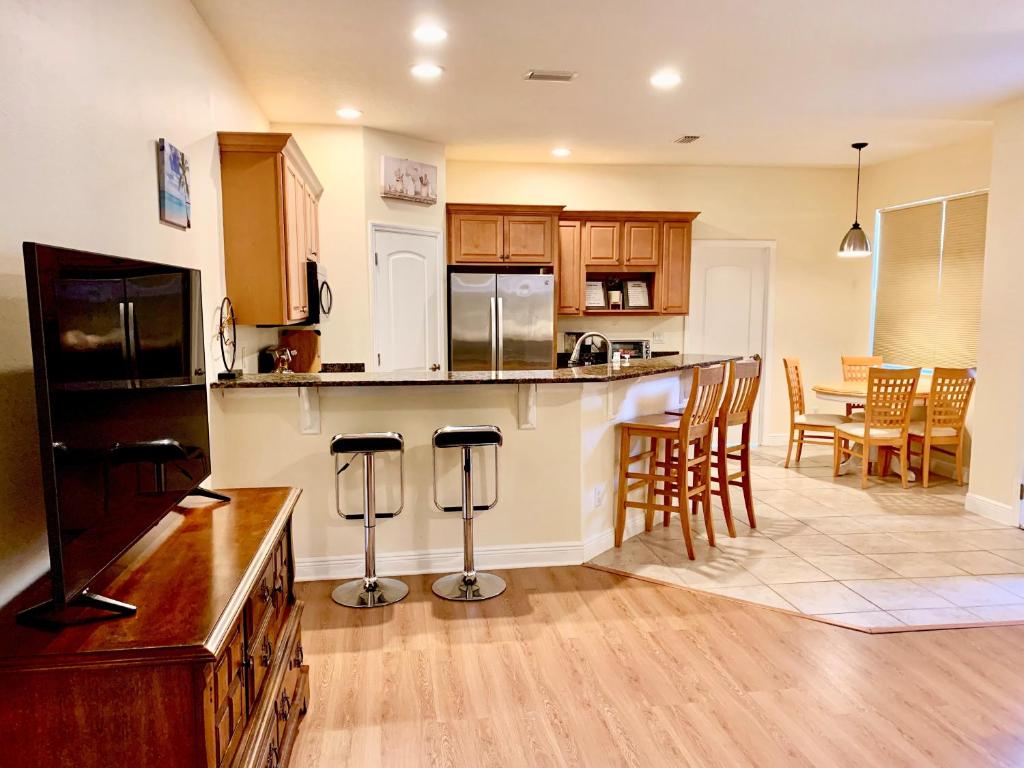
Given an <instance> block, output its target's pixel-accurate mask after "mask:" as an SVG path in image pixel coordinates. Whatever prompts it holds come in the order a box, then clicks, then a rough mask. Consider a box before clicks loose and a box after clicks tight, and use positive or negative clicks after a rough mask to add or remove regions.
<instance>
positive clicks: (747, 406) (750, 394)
mask: <svg viewBox="0 0 1024 768" xmlns="http://www.w3.org/2000/svg"><path fill="white" fill-rule="evenodd" d="M727 380H728V384H727V385H726V387H725V396H724V397H723V398H722V405H721V407H720V408H719V409H718V428H719V429H726V428H727V427H729V426H730V425H734V424H746V423H747V422H748V421H750V414H751V413H752V412H753V410H754V403H755V402H757V391H758V388H759V387H760V386H761V358H759V357H755V358H753V359H751V360H740V361H738V362H737V361H734V360H730V361H729V371H728V377H727Z"/></svg>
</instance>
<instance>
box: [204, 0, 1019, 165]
mask: <svg viewBox="0 0 1024 768" xmlns="http://www.w3.org/2000/svg"><path fill="white" fill-rule="evenodd" d="M193 2H194V4H195V6H196V8H197V9H198V10H199V13H200V14H201V15H202V17H203V18H204V19H205V21H206V23H207V25H208V26H209V27H210V29H211V30H212V32H213V35H214V36H215V37H216V38H217V39H218V40H219V41H220V43H221V44H222V46H223V47H224V49H225V51H226V52H227V55H228V57H229V58H230V59H231V60H232V62H233V63H234V65H235V66H236V67H237V69H238V71H239V72H240V74H241V76H242V78H243V79H244V80H245V81H246V83H247V85H248V87H249V88H250V90H251V91H252V93H253V95H254V96H255V98H256V99H257V101H258V102H259V103H260V105H261V106H262V108H263V110H264V112H265V113H266V115H267V117H268V118H269V119H270V120H271V121H273V122H305V123H326V124H343V123H345V124H348V123H346V121H343V120H341V119H339V118H338V117H337V116H336V115H335V111H336V110H337V109H338V108H339V107H343V106H348V105H352V106H356V107H358V108H359V109H361V110H363V112H364V115H363V117H362V118H360V119H359V120H358V121H356V122H357V123H358V124H361V125H366V126H371V127H375V128H381V129H385V130H389V131H395V132H399V133H403V134H407V135H410V136H416V137H420V138H424V139H429V140H432V141H437V142H440V143H443V144H445V145H446V147H447V150H446V153H447V156H448V157H449V158H456V159H468V160H500V161H516V162H527V161H542V162H566V161H565V160H558V159H556V158H553V157H552V156H551V155H550V150H551V149H552V148H553V147H555V146H567V147H571V148H572V150H573V154H572V157H571V158H570V159H569V162H588V163H657V164H731V165H749V164H756V165H825V166H829V165H848V164H850V163H851V162H855V159H856V156H855V154H854V152H853V150H851V149H850V148H849V145H850V143H851V142H853V141H857V140H865V141H869V142H871V146H870V147H869V148H868V150H867V151H866V152H865V155H864V161H865V163H866V164H870V163H872V162H879V161H881V160H885V159H890V158H892V157H897V156H900V155H905V154H909V153H912V152H915V151H920V150H923V149H926V148H929V147H933V146H941V145H947V144H954V143H957V142H960V141H965V140H968V139H971V138H974V137H979V136H982V135H985V134H987V133H988V132H989V130H990V126H989V124H988V121H989V120H990V118H991V113H992V107H993V105H995V104H996V103H998V102H1000V101H1003V100H1006V99H1008V98H1011V97H1013V96H1015V95H1018V94H1020V93H1024V55H1022V52H1024V2H1020V1H1019V0H980V1H979V0H940V2H936V0H898V1H896V2H894V0H860V1H859V2H856V3H852V2H835V0H824V1H823V0H771V2H765V1H764V0H688V1H684V0H628V1H627V0H515V1H514V2H509V1H508V0H505V1H504V2H497V1H496V0H434V1H433V2H428V1H427V0H423V1H422V2H421V1H420V0H193ZM424 20H435V21H437V22H439V23H440V24H441V26H443V27H444V28H445V29H447V30H448V33H449V36H448V39H447V41H445V42H444V43H442V44H440V45H436V46H428V45H425V44H422V43H419V42H417V41H415V40H414V39H413V37H412V30H413V28H414V27H415V26H416V25H417V24H418V23H420V22H422V21H424ZM425 60H433V61H435V62H436V63H438V64H440V65H441V66H443V67H444V68H445V72H444V74H443V76H442V77H441V78H440V79H439V80H437V81H435V82H429V83H425V82H420V81H417V80H415V79H414V78H413V77H412V76H411V75H410V74H409V68H410V67H411V66H412V65H413V64H416V63H418V62H421V61H425ZM661 67H674V68H676V69H678V71H679V72H680V73H681V74H682V75H683V81H682V84H681V85H679V86H678V87H677V88H675V89H673V90H670V91H658V90H656V89H654V88H653V87H652V86H651V85H650V84H649V82H648V78H649V77H650V75H651V74H652V72H654V71H655V70H656V69H658V68H661ZM531 68H539V69H559V70H574V71H576V72H578V73H579V74H578V77H577V78H576V79H575V80H574V81H573V82H571V83H539V82H527V81H525V80H523V74H524V73H525V72H526V71H527V70H528V69H531ZM683 134H698V135H700V136H701V137H702V138H701V139H700V141H698V142H696V143H693V144H689V145H678V144H674V143H673V140H674V139H675V138H677V137H679V136H681V135H683Z"/></svg>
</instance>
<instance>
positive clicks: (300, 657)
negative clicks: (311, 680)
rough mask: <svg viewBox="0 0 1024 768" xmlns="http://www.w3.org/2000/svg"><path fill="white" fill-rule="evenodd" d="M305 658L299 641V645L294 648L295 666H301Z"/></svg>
mask: <svg viewBox="0 0 1024 768" xmlns="http://www.w3.org/2000/svg"><path fill="white" fill-rule="evenodd" d="M305 658H306V655H305V654H304V653H303V652H302V643H299V646H298V647H297V648H296V649H295V666H296V667H301V666H302V662H303V660H304V659H305Z"/></svg>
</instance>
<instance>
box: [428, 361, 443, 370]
mask: <svg viewBox="0 0 1024 768" xmlns="http://www.w3.org/2000/svg"><path fill="white" fill-rule="evenodd" d="M430 370H432V371H440V370H441V365H440V364H439V363H434V364H433V365H432V366H430Z"/></svg>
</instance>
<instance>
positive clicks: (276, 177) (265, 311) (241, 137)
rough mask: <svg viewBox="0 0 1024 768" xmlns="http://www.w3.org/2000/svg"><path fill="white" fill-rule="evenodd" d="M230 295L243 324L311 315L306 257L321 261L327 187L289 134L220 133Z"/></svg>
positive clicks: (281, 322) (294, 319) (288, 320)
mask: <svg viewBox="0 0 1024 768" xmlns="http://www.w3.org/2000/svg"><path fill="white" fill-rule="evenodd" d="M217 138H218V140H219V142H220V174H221V195H222V199H223V206H224V269H225V275H226V278H227V293H228V296H229V297H230V298H231V301H232V303H233V304H234V307H235V314H236V316H237V318H238V322H239V323H243V324H245V325H288V324H290V323H296V322H301V321H303V320H305V319H306V318H307V317H308V315H309V307H308V294H307V284H306V262H307V261H308V260H310V259H313V260H316V259H318V258H319V252H320V230H319V211H318V208H319V201H320V196H321V195H322V194H323V187H322V186H321V184H320V181H319V180H318V179H317V177H316V174H315V173H313V169H312V168H311V167H310V165H309V162H308V161H307V160H306V158H305V156H304V155H303V154H302V150H300V149H299V146H298V144H296V143H295V139H294V138H293V137H292V135H291V134H289V133H223V132H222V133H218V134H217Z"/></svg>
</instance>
